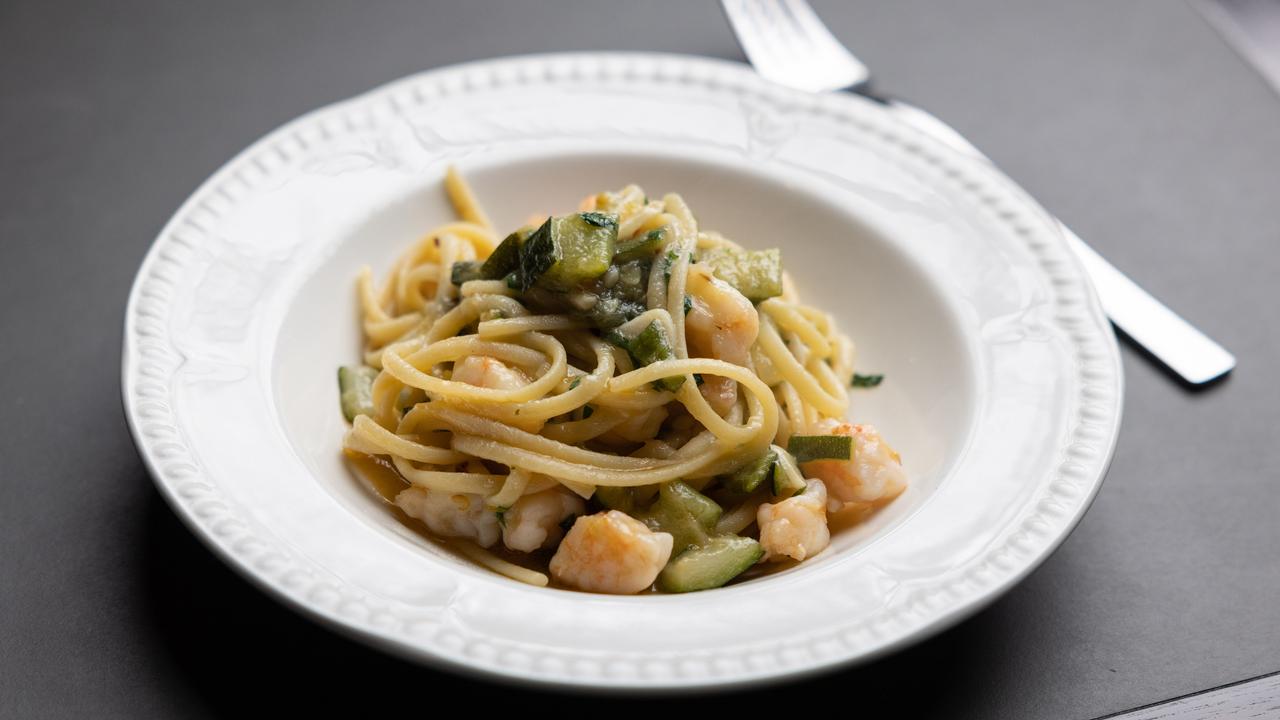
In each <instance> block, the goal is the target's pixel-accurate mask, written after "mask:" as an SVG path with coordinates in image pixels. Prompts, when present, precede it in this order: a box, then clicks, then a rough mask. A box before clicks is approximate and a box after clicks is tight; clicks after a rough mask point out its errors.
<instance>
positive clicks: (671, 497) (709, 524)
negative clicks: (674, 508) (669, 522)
mask: <svg viewBox="0 0 1280 720" xmlns="http://www.w3.org/2000/svg"><path fill="white" fill-rule="evenodd" d="M658 502H660V503H669V504H672V505H678V506H680V507H683V508H684V509H685V510H687V511H688V512H689V514H690V515H693V518H694V519H695V520H697V521H698V522H699V523H700V524H701V525H702V527H704V528H706V529H707V530H711V529H712V528H714V527H715V526H716V522H717V521H719V520H720V516H721V515H722V514H724V509H723V508H721V507H720V506H719V505H717V504H716V501H715V500H712V499H711V498H709V497H707V496H706V495H703V494H702V493H700V492H698V491H697V490H694V489H693V488H691V487H689V486H688V485H686V484H685V483H682V482H680V481H679V480H675V481H672V482H669V483H665V484H663V486H662V488H661V489H660V490H659V491H658Z"/></svg>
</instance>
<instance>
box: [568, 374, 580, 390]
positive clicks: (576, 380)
mask: <svg viewBox="0 0 1280 720" xmlns="http://www.w3.org/2000/svg"><path fill="white" fill-rule="evenodd" d="M581 384H582V378H580V377H576V378H574V379H573V382H571V383H569V389H570V390H572V389H574V388H576V387H578V386H579V385H581Z"/></svg>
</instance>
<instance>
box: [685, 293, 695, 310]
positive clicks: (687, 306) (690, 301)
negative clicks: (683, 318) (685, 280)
mask: <svg viewBox="0 0 1280 720" xmlns="http://www.w3.org/2000/svg"><path fill="white" fill-rule="evenodd" d="M692 310H693V298H691V297H689V296H688V295H685V296H684V314H685V315H688V314H689V313H690V312H691V311H692Z"/></svg>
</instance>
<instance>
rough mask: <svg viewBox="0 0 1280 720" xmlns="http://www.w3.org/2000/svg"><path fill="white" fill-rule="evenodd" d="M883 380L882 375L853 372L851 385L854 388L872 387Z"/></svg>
mask: <svg viewBox="0 0 1280 720" xmlns="http://www.w3.org/2000/svg"><path fill="white" fill-rule="evenodd" d="M882 382H884V375H859V374H858V373H854V374H853V382H852V384H853V386H854V387H856V388H873V387H875V386H877V385H879V384H880V383H882Z"/></svg>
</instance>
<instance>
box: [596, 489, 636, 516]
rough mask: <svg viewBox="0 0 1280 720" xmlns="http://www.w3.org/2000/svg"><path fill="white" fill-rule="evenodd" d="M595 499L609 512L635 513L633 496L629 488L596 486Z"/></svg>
mask: <svg viewBox="0 0 1280 720" xmlns="http://www.w3.org/2000/svg"><path fill="white" fill-rule="evenodd" d="M595 499H596V500H597V501H599V502H600V504H601V505H603V506H605V507H606V508H608V509H610V510H620V511H622V512H624V513H628V514H631V513H632V512H634V511H635V507H636V501H635V494H634V493H633V492H631V488H629V487H608V486H605V485H598V486H596V494H595Z"/></svg>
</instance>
